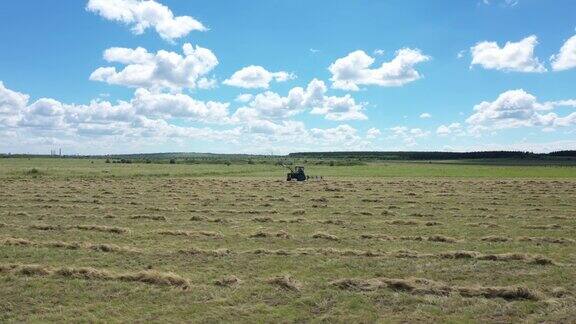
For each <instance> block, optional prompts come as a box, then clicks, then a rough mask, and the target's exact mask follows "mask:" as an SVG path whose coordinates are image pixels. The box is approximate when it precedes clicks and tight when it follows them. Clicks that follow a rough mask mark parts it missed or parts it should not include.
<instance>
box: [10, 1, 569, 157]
mask: <svg viewBox="0 0 576 324" xmlns="http://www.w3.org/2000/svg"><path fill="white" fill-rule="evenodd" d="M574 12H576V2H574V1H569V0H557V1H543V0H517V1H514V0H489V1H488V0H469V1H468V0H452V1H448V0H443V1H406V0H402V1H400V0H398V1H374V0H373V1H367V0H366V1H350V0H347V1H345V0H330V1H320V0H318V1H304V0H299V1H280V0H278V1H276V0H260V1H256V0H254V1H232V0H229V1H220V0H210V1H197V0H193V1H183V0H158V1H140V0H90V1H88V0H82V1H80V0H78V1H35V0H18V1H9V0H7V1H2V2H1V3H0V39H2V50H1V51H0V82H2V84H1V85H0V152H4V153H7V152H14V153H26V152H29V153H47V152H50V150H51V149H54V148H60V147H62V148H63V150H64V151H65V152H68V153H82V154H84V153H97V154H106V153H120V152H168V151H197V152H198V151H201V152H224V153H270V152H274V153H286V152H291V151H310V150H312V151H313V150H322V151H326V150H461V151H466V150H484V149H521V150H533V151H552V150H560V149H576V140H575V139H574V138H576V110H575V108H576V100H575V99H576V91H575V90H576V87H575V86H574V85H575V84H576V37H574V36H575V35H576V30H575V27H576V20H575V19H574V14H573V13H574ZM507 43H508V45H506V44H507Z"/></svg>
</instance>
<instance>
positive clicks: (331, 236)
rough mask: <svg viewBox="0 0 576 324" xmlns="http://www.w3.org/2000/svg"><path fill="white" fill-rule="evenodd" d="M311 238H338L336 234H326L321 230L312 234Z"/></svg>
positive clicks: (336, 239)
mask: <svg viewBox="0 0 576 324" xmlns="http://www.w3.org/2000/svg"><path fill="white" fill-rule="evenodd" d="M312 238H315V239H323V240H329V241H338V240H339V238H338V236H336V235H332V234H328V233H322V232H317V233H314V234H312Z"/></svg>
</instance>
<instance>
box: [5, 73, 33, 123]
mask: <svg viewBox="0 0 576 324" xmlns="http://www.w3.org/2000/svg"><path fill="white" fill-rule="evenodd" d="M28 99H29V96H28V95H26V94H23V93H20V92H17V91H13V90H10V89H8V88H6V87H5V86H4V83H3V82H2V81H0V115H2V114H6V115H7V114H11V113H14V112H15V111H18V110H19V109H22V108H24V107H25V106H26V104H27V103H28Z"/></svg>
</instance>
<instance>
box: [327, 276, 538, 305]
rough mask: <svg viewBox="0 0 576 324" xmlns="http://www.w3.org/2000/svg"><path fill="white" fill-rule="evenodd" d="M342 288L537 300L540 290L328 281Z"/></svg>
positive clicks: (416, 282)
mask: <svg viewBox="0 0 576 324" xmlns="http://www.w3.org/2000/svg"><path fill="white" fill-rule="evenodd" d="M330 284H331V285H333V286H335V287H338V288H340V289H343V290H350V291H374V290H378V289H390V290H394V291H401V292H407V293H410V294H414V295H438V296H448V295H451V294H453V293H456V294H459V295H460V296H462V297H483V298H503V299H506V300H539V299H540V298H541V296H542V295H543V294H542V293H541V292H538V291H535V290H532V289H530V288H527V287H524V286H505V287H484V286H449V285H447V284H445V283H441V282H437V281H433V280H429V279H423V278H408V279H390V278H374V279H356V278H348V279H340V280H336V281H333V282H331V283H330Z"/></svg>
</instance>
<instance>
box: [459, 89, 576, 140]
mask: <svg viewBox="0 0 576 324" xmlns="http://www.w3.org/2000/svg"><path fill="white" fill-rule="evenodd" d="M559 106H572V107H576V100H562V101H548V102H544V103H540V102H538V101H537V99H536V97H535V96H533V95H531V94H529V93H527V92H526V91H524V90H522V89H518V90H509V91H506V92H504V93H502V94H500V95H499V96H498V98H497V99H496V100H494V101H492V102H489V101H484V102H482V103H480V104H478V105H476V106H474V113H473V114H472V115H471V116H470V117H468V119H466V122H467V123H468V124H470V125H471V127H472V130H473V131H480V130H489V129H506V128H517V127H530V126H542V127H561V126H570V125H576V112H574V113H571V114H569V115H567V116H564V117H560V116H558V115H557V114H556V113H553V112H547V111H550V110H552V109H554V108H556V107H559Z"/></svg>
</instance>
